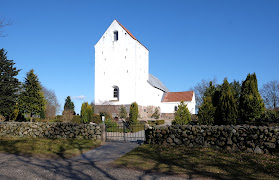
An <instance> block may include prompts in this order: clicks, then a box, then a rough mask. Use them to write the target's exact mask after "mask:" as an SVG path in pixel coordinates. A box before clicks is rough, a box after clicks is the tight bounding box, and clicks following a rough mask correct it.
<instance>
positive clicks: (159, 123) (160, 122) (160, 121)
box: [156, 120, 165, 125]
mask: <svg viewBox="0 0 279 180" xmlns="http://www.w3.org/2000/svg"><path fill="white" fill-rule="evenodd" d="M156 124H157V125H162V124H165V120H157V121H156Z"/></svg>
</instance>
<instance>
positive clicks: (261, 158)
mask: <svg viewBox="0 0 279 180" xmlns="http://www.w3.org/2000/svg"><path fill="white" fill-rule="evenodd" d="M116 164H117V165H119V166H120V167H123V166H124V167H132V168H139V169H143V170H145V173H144V174H143V176H142V177H141V178H144V176H145V175H147V174H149V173H165V174H169V175H173V174H184V175H187V176H188V178H193V177H206V178H214V179H279V157H278V156H272V155H256V154H248V153H225V152H220V151H216V150H212V149H206V148H186V147H164V146H159V145H144V146H140V147H138V148H137V149H135V150H134V151H132V152H130V153H128V154H127V155H125V156H124V157H122V158H120V159H118V160H117V161H116Z"/></svg>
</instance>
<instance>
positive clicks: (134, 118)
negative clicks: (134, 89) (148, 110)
mask: <svg viewBox="0 0 279 180" xmlns="http://www.w3.org/2000/svg"><path fill="white" fill-rule="evenodd" d="M138 116H139V109H138V104H137V103H136V102H133V103H132V104H131V106H130V113H129V122H128V123H129V124H130V125H132V124H136V123H137V122H138Z"/></svg>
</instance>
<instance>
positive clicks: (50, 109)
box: [43, 87, 60, 119]
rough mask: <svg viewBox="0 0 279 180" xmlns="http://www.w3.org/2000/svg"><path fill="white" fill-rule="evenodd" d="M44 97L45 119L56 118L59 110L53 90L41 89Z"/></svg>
mask: <svg viewBox="0 0 279 180" xmlns="http://www.w3.org/2000/svg"><path fill="white" fill-rule="evenodd" d="M43 92H44V97H45V99H46V118H47V119H51V118H54V117H55V116H56V113H57V111H59V109H60V104H59V103H58V101H57V97H56V95H55V92H54V91H53V90H49V89H47V88H45V87H43Z"/></svg>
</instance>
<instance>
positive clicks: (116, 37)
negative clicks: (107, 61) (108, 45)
mask: <svg viewBox="0 0 279 180" xmlns="http://www.w3.org/2000/svg"><path fill="white" fill-rule="evenodd" d="M113 37H114V41H118V31H114V32H113Z"/></svg>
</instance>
